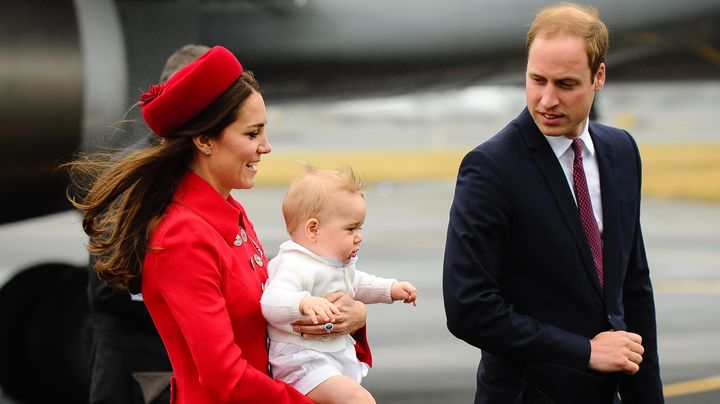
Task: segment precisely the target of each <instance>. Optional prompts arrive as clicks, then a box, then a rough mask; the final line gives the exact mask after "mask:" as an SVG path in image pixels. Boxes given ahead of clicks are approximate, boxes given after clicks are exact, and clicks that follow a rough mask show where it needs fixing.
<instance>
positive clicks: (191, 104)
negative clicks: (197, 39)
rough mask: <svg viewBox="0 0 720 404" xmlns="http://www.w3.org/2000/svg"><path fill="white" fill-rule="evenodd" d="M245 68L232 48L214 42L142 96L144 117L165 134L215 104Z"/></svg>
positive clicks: (151, 127) (159, 131)
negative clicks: (198, 55) (210, 46)
mask: <svg viewBox="0 0 720 404" xmlns="http://www.w3.org/2000/svg"><path fill="white" fill-rule="evenodd" d="M242 72H243V68H242V66H241V65H240V62H239V61H238V60H237V58H236V57H235V55H233V54H232V52H230V51H229V50H227V49H225V48H223V47H222V46H215V47H213V48H211V49H210V50H209V51H207V52H205V54H204V55H202V56H200V57H199V58H198V59H197V60H195V61H194V62H192V63H190V64H189V65H187V66H185V67H184V68H182V69H181V70H179V71H178V72H177V73H175V74H173V75H172V77H170V79H168V81H166V82H165V83H160V84H157V85H154V86H150V89H149V90H148V92H146V93H144V94H142V95H141V96H140V105H141V106H142V116H143V119H145V123H147V125H148V127H150V129H151V130H152V131H153V133H154V134H155V135H157V136H160V137H166V136H168V135H170V134H171V133H173V132H174V131H175V130H177V129H179V128H180V127H182V126H183V125H184V124H186V123H187V122H188V121H190V120H191V119H192V118H194V117H195V116H196V115H197V114H199V113H200V111H202V110H203V109H205V108H206V107H207V106H209V105H210V104H212V102H213V101H215V100H216V99H217V98H218V97H219V96H220V95H221V94H222V93H223V92H225V90H227V89H228V88H230V86H231V85H232V84H233V83H234V82H235V81H236V80H237V79H238V78H239V77H240V74H242Z"/></svg>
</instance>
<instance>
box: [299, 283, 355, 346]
mask: <svg viewBox="0 0 720 404" xmlns="http://www.w3.org/2000/svg"><path fill="white" fill-rule="evenodd" d="M325 299H327V300H328V301H330V303H333V304H334V305H335V307H337V308H338V310H340V314H337V315H335V322H334V323H333V328H332V332H330V334H331V335H333V336H337V335H345V334H352V333H354V332H355V331H357V330H359V329H360V328H362V326H364V325H365V320H366V319H367V309H366V308H365V305H364V304H363V303H362V302H358V301H356V300H353V298H352V297H350V296H348V295H347V294H345V293H343V292H333V293H328V294H327V295H325ZM292 325H293V330H294V331H295V332H298V333H300V334H302V336H303V338H306V339H319V338H322V337H327V336H328V332H327V331H326V329H325V327H324V324H316V323H313V321H312V320H311V319H307V320H299V321H296V322H294V323H293V324H292Z"/></svg>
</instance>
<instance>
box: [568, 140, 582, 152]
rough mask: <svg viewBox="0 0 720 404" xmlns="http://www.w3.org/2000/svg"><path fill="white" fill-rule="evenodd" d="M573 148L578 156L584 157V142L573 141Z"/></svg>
mask: <svg viewBox="0 0 720 404" xmlns="http://www.w3.org/2000/svg"><path fill="white" fill-rule="evenodd" d="M571 146H572V149H573V151H574V152H575V155H576V156H582V146H583V141H582V140H580V139H579V138H576V139H573V141H572V144H571Z"/></svg>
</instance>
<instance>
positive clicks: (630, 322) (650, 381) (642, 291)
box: [620, 135, 664, 404]
mask: <svg viewBox="0 0 720 404" xmlns="http://www.w3.org/2000/svg"><path fill="white" fill-rule="evenodd" d="M628 138H629V139H630V141H631V142H632V145H633V151H634V154H635V161H637V178H638V184H637V190H636V195H637V199H636V201H637V204H638V209H637V214H636V216H635V218H634V219H635V232H634V237H633V247H632V251H631V254H630V260H629V264H628V268H627V272H626V275H625V284H624V289H623V303H624V309H625V323H626V324H627V330H628V331H630V332H634V333H637V334H640V336H642V340H643V347H644V348H645V353H644V354H643V361H642V363H641V364H640V371H639V372H638V373H636V374H635V375H633V376H625V377H624V378H623V381H622V383H621V384H620V393H621V395H622V398H623V403H629V404H641V403H647V404H650V403H663V402H664V398H663V391H662V382H661V379H660V365H659V360H658V353H657V327H656V320H655V303H654V297H653V290H652V284H651V282H650V269H649V265H648V262H647V257H646V255H645V244H644V242H643V236H642V230H641V228H640V208H639V204H640V190H641V176H642V166H641V161H640V154H639V152H638V149H637V145H636V144H635V142H634V141H633V140H632V138H631V137H630V136H629V135H628Z"/></svg>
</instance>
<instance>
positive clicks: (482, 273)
mask: <svg viewBox="0 0 720 404" xmlns="http://www.w3.org/2000/svg"><path fill="white" fill-rule="evenodd" d="M503 163H505V164H507V162H499V161H495V160H494V159H493V158H492V157H491V156H490V155H489V154H488V153H486V152H484V151H483V150H482V149H475V150H474V151H472V152H470V153H468V155H467V156H465V158H464V159H463V161H462V163H461V165H460V170H459V173H458V179H457V184H456V188H455V196H454V199H453V203H452V207H451V210H450V219H449V225H448V232H447V241H446V246H445V257H444V264H443V297H444V301H445V312H446V316H447V326H448V329H449V330H450V332H452V333H453V334H454V335H455V336H456V337H458V338H460V339H462V340H464V341H466V342H467V343H469V344H471V345H473V346H476V347H478V348H480V349H482V350H483V351H486V352H489V353H492V354H494V355H498V356H501V357H503V358H505V359H507V360H511V361H514V362H517V363H539V362H545V363H557V364H561V365H565V366H570V367H573V368H577V369H586V368H587V364H588V361H589V358H590V342H589V340H588V339H587V338H585V337H582V336H580V335H576V334H574V333H571V332H568V331H565V330H563V329H560V328H558V327H555V326H552V325H549V324H544V323H541V322H539V321H537V320H536V319H534V318H532V317H530V316H527V315H523V314H521V313H518V312H516V311H515V310H514V308H513V306H512V305H511V304H509V303H508V302H507V301H506V300H505V297H504V296H503V292H502V289H501V280H502V277H503V271H505V270H506V269H507V268H506V265H507V255H508V254H510V245H509V243H510V239H511V238H510V226H511V221H512V220H513V216H512V206H513V203H512V202H513V200H512V199H513V197H514V196H513V194H512V190H511V189H510V188H509V187H508V186H507V184H509V183H511V181H512V178H511V174H509V173H511V168H503V165H502V164H503Z"/></svg>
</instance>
